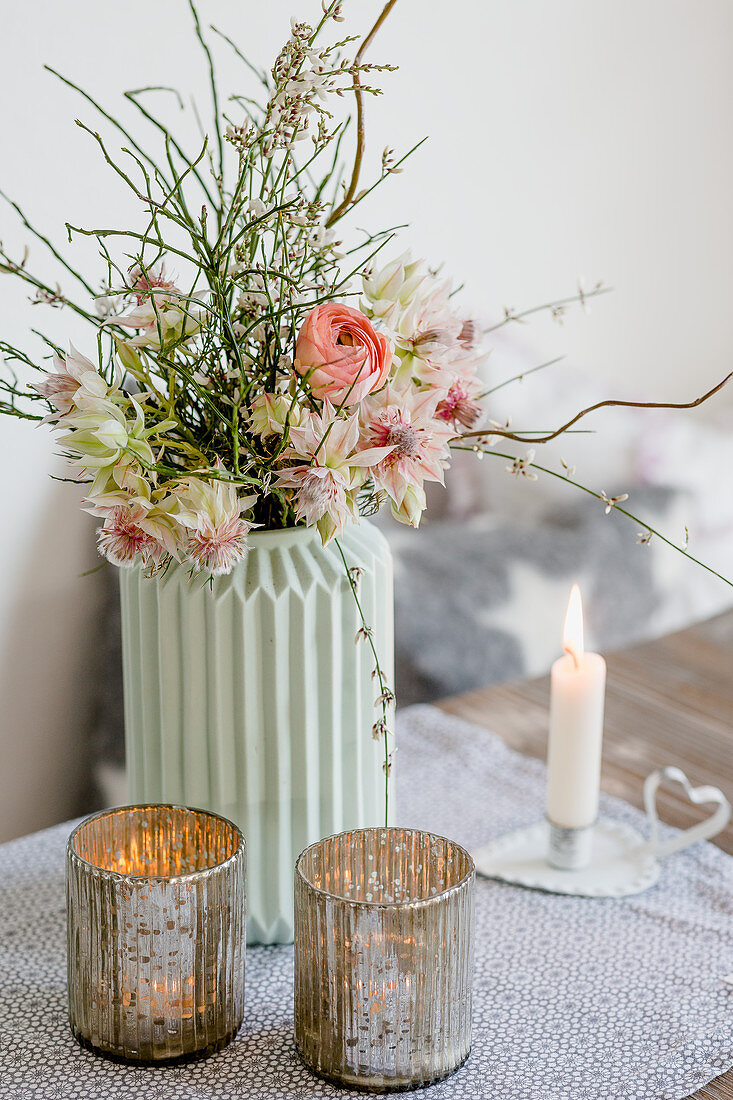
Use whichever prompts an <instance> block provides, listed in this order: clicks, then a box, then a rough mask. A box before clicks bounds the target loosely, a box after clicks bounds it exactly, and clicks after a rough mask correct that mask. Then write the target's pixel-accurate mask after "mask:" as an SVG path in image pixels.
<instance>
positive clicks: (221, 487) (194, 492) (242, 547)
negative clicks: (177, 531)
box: [171, 466, 257, 576]
mask: <svg viewBox="0 0 733 1100" xmlns="http://www.w3.org/2000/svg"><path fill="white" fill-rule="evenodd" d="M220 469H221V471H222V473H225V471H224V467H223V466H220ZM171 495H172V497H173V498H174V504H173V505H172V506H171V512H172V513H173V514H174V516H175V518H176V520H177V521H178V523H180V524H181V526H183V527H184V528H185V529H186V531H187V538H186V543H185V550H186V553H187V555H188V558H189V560H190V561H191V562H192V563H193V565H194V566H195V567H196V568H197V569H200V570H202V571H203V572H206V573H211V574H212V576H219V575H220V574H222V573H231V571H232V569H233V568H234V566H235V565H236V564H237V562H238V561H240V560H241V559H242V558H243V557H244V555H245V553H246V552H247V550H248V549H249V544H248V542H247V535H248V534H249V532H250V531H251V530H252V528H253V526H254V524H253V523H252V522H251V521H249V520H246V519H243V518H242V512H245V511H247V510H248V509H249V508H251V507H252V505H253V504H254V502H255V501H256V499H257V497H256V496H248V497H241V498H240V497H238V496H237V489H236V486H235V485H233V484H232V483H231V482H229V481H226V480H223V479H217V480H212V481H203V480H201V479H200V478H194V477H191V478H186V479H185V480H184V481H182V482H181V484H180V486H179V487H178V488H177V489H176V490H174V492H173V493H172V494H171Z"/></svg>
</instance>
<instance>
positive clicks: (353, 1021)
mask: <svg viewBox="0 0 733 1100" xmlns="http://www.w3.org/2000/svg"><path fill="white" fill-rule="evenodd" d="M474 879H475V872H474V865H473V860H472V859H471V857H470V855H469V854H468V852H467V851H466V850H465V849H464V848H461V847H460V845H458V844H455V843H454V842H453V841H450V840H446V839H445V838H444V837H439V836H435V835H433V834H432V833H426V832H421V831H419V830H415V829H397V828H390V829H355V830H353V831H351V832H347V833H340V834H339V835H337V836H332V837H328V838H327V839H326V840H322V841H319V842H318V843H317V844H313V845H311V846H310V847H309V848H306V849H305V851H304V852H302V853H301V855H300V857H299V859H298V862H297V864H296V868H295V1042H296V1047H297V1050H298V1053H299V1054H300V1057H301V1058H302V1059H303V1061H304V1062H305V1064H306V1065H307V1066H308V1068H309V1069H311V1070H312V1071H313V1072H314V1073H316V1074H318V1075H319V1076H321V1077H325V1078H327V1079H330V1080H332V1081H336V1082H338V1083H340V1084H344V1085H349V1086H351V1087H356V1088H362V1089H369V1090H371V1091H378V1092H386V1091H391V1090H398V1089H399V1090H404V1089H413V1088H419V1087H421V1086H424V1085H429V1084H432V1083H433V1082H435V1081H439V1080H441V1079H442V1078H444V1077H447V1076H448V1075H449V1074H451V1073H453V1072H454V1070H456V1069H458V1067H459V1066H461V1065H462V1064H463V1062H465V1060H466V1058H467V1057H468V1055H469V1052H470V1049H471V985H472V976H473V920H474V918H473V894H474Z"/></svg>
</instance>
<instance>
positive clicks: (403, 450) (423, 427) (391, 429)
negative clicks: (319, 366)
mask: <svg viewBox="0 0 733 1100" xmlns="http://www.w3.org/2000/svg"><path fill="white" fill-rule="evenodd" d="M439 398H440V392H431V391H429V390H428V391H420V390H418V389H417V388H415V387H414V386H413V387H410V388H409V389H408V390H406V391H404V392H401V391H396V390H394V389H393V387H392V386H391V385H389V386H387V387H386V388H385V389H384V390H383V391H382V392H381V393H379V394H375V395H374V396H373V397H371V398H369V400H368V401H366V402H365V403H364V406H363V408H362V412H361V416H362V425H363V438H364V440H365V442H366V443H368V444H369V445H370V446H372V447H389V448H390V451H389V454H387V455H386V456H385V458H383V459H381V461H380V462H379V463H378V464H377V465H376V466H374V467H373V468H371V469H370V471H369V473H370V475H371V476H372V477H373V478H374V484H375V486H376V487H377V489H383V490H384V492H386V493H387V495H388V496H389V498H390V500H391V501H392V504H393V513H394V515H395V516H396V517H397V518H398V519H405V516H404V514H400V510H401V508H402V505H403V503H404V502H405V497H406V495H407V493H408V490H415V489H422V485H423V482H425V481H437V482H440V484H443V478H444V470H445V469H446V468H447V467H448V465H449V461H450V451H449V449H448V441H449V440H450V439H452V438H453V436H454V435H455V432H454V431H453V429H452V428H450V427H449V426H448V425H447V424H446V423H445V422H444V421H442V420H440V419H437V418H436V415H435V410H436V405H437V402H438V400H439ZM413 505H414V499H413V500H412V501H411V507H410V508H409V516H410V518H409V520H408V522H410V523H411V524H412V525H413V526H417V522H419V516H417V514H416V513H417V509H416V508H415V507H414V506H413ZM416 520H417V522H416Z"/></svg>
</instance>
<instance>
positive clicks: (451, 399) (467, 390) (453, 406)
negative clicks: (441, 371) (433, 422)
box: [435, 377, 484, 428]
mask: <svg viewBox="0 0 733 1100" xmlns="http://www.w3.org/2000/svg"><path fill="white" fill-rule="evenodd" d="M478 389H480V386H479V384H478V382H477V380H476V379H471V380H468V379H463V378H460V377H457V378H456V379H455V381H454V382H453V383H452V384H451V387H450V389H449V390H448V392H447V393H446V395H445V397H443V398H441V400H440V401H439V402H438V404H437V406H436V409H435V415H436V417H437V418H438V419H439V420H444V421H445V422H446V423H447V424H452V425H453V426H454V427H455V426H457V425H458V424H461V425H463V427H464V428H473V427H474V426H475V425H476V424H477V423H478V421H479V420H480V418H481V415H482V413H483V411H484V410H483V408H482V407H481V405H480V404H479V403H478V401H476V400H474V397H475V396H476V391H477V390H478Z"/></svg>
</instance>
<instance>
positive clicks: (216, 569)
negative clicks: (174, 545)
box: [186, 516, 252, 577]
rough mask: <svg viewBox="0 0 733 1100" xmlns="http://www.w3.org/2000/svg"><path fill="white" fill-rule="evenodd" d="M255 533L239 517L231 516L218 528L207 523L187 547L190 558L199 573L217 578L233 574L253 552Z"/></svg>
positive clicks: (199, 525)
mask: <svg viewBox="0 0 733 1100" xmlns="http://www.w3.org/2000/svg"><path fill="white" fill-rule="evenodd" d="M251 529H252V524H251V523H247V521H246V520H244V519H241V518H240V517H239V516H230V517H229V519H225V520H224V521H223V522H222V523H219V524H218V525H217V526H214V525H213V524H211V523H210V522H208V521H207V520H203V521H202V522H201V523H199V524H198V526H197V527H196V530H195V531H193V532H192V534H191V537H190V538H189V540H188V543H187V544H186V549H187V551H188V556H189V558H190V559H191V561H192V562H193V563H194V565H195V566H196V568H197V569H200V570H202V571H203V572H205V573H211V574H212V576H214V577H217V576H219V575H221V574H223V573H231V571H232V569H233V568H234V566H235V565H236V564H237V562H238V561H241V559H242V558H243V557H244V555H245V553H246V552H247V550H248V549H249V543H248V542H247V535H248V534H249V532H250V531H251Z"/></svg>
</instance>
